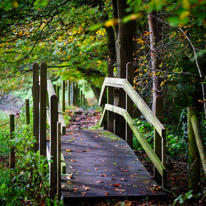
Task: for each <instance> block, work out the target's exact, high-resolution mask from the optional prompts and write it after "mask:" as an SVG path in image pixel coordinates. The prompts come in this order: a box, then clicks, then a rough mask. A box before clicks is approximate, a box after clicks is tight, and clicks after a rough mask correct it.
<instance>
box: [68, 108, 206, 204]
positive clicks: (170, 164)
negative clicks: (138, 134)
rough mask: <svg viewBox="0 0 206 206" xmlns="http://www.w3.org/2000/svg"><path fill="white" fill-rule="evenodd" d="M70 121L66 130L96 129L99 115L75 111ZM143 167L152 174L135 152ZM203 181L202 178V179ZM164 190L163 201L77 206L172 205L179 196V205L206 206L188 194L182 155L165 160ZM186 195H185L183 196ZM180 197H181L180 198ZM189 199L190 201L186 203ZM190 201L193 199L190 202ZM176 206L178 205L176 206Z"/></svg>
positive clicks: (205, 200)
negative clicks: (177, 158) (165, 179)
mask: <svg viewBox="0 0 206 206" xmlns="http://www.w3.org/2000/svg"><path fill="white" fill-rule="evenodd" d="M70 116H71V120H70V124H69V126H67V129H68V130H74V129H84V128H85V129H98V128H99V125H98V122H99V120H100V117H101V114H100V112H99V111H97V110H94V109H93V110H87V111H83V110H77V111H74V112H70ZM135 152H136V154H137V156H138V157H139V159H140V160H141V162H142V163H143V165H144V166H145V167H146V169H147V170H148V172H149V173H150V174H151V175H153V174H152V171H153V165H152V163H151V162H150V161H149V159H148V157H147V155H146V154H145V152H143V151H138V152H137V151H135ZM203 179H204V177H203ZM198 187H199V191H198V192H200V191H202V190H203V189H202V188H203V187H205V184H204V183H203V184H202V183H201V184H200V185H199V186H198ZM166 188H167V189H165V190H163V191H164V192H165V193H166V194H167V196H166V198H164V199H158V198H147V197H146V198H144V199H134V198H133V199H132V200H131V199H126V198H125V200H124V199H123V200H122V199H121V200H120V199H112V200H109V199H108V200H105V201H103V200H102V201H92V202H81V203H79V204H78V205H86V206H89V205H91V206H110V205H112V206H136V205H145V206H146V205H162V206H164V205H174V203H173V202H174V199H176V198H177V197H178V196H179V199H180V200H179V203H181V201H182V204H181V205H206V196H205V195H202V196H200V197H199V198H196V199H193V197H192V195H191V193H188V167H187V162H186V161H185V155H183V156H182V157H181V158H180V159H179V160H172V159H171V158H168V160H167V185H166ZM185 194H186V195H185ZM180 195H182V196H180ZM188 199H190V201H188ZM191 199H193V200H192V201H191ZM177 205H178V204H177Z"/></svg>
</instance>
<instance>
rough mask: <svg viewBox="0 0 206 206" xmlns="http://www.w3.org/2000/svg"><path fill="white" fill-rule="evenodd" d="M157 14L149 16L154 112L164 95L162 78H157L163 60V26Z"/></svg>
mask: <svg viewBox="0 0 206 206" xmlns="http://www.w3.org/2000/svg"><path fill="white" fill-rule="evenodd" d="M155 16H157V13H156V12H153V13H150V14H148V24H149V32H150V50H151V67H152V73H153V86H152V90H153V101H152V110H153V112H154V110H155V108H156V97H157V96H158V95H162V90H161V86H160V84H161V81H162V78H160V77H158V76H157V71H158V70H159V69H160V67H159V65H160V64H161V59H160V55H159V48H158V47H159V43H160V41H161V39H162V37H161V35H160V33H161V24H160V23H159V22H158V21H157V18H155Z"/></svg>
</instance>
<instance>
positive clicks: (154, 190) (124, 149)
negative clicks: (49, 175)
mask: <svg viewBox="0 0 206 206" xmlns="http://www.w3.org/2000/svg"><path fill="white" fill-rule="evenodd" d="M62 151H63V154H64V158H65V162H66V175H62V176H61V191H62V195H63V198H64V202H65V203H71V201H72V200H75V199H76V200H77V199H78V200H80V198H81V200H83V199H85V198H109V197H123V196H124V197H137V198H138V197H145V196H164V193H163V192H162V191H161V190H160V189H159V187H158V185H157V183H156V182H155V181H154V180H153V178H152V177H151V175H150V174H149V173H148V172H147V171H146V169H145V167H144V166H143V165H142V164H141V162H140V161H139V159H138V157H137V156H136V155H135V153H134V152H133V150H132V149H131V148H130V147H129V145H128V144H127V143H126V142H125V141H124V140H122V139H121V138H119V137H117V136H116V135H114V134H112V133H110V132H108V131H104V130H96V131H91V130H74V131H70V132H69V133H68V134H67V135H66V136H62Z"/></svg>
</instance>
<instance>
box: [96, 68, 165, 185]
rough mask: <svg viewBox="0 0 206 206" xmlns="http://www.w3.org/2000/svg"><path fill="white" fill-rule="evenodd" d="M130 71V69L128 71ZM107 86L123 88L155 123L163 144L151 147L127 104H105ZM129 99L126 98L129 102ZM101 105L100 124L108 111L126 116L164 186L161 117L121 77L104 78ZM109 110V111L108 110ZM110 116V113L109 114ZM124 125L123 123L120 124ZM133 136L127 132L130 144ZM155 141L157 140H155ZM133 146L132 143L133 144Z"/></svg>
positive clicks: (163, 136)
mask: <svg viewBox="0 0 206 206" xmlns="http://www.w3.org/2000/svg"><path fill="white" fill-rule="evenodd" d="M129 67H131V64H130V65H127V70H128V68H129ZM127 73H128V71H127ZM106 87H108V89H109V88H121V89H123V90H124V91H125V93H126V98H128V97H129V98H130V99H131V100H132V102H133V103H134V104H135V105H136V106H137V108H138V109H139V110H140V112H141V113H142V115H143V116H144V117H145V119H146V120H147V121H148V122H149V123H150V124H151V125H153V127H154V129H155V131H156V132H157V133H158V135H156V138H159V139H158V140H156V142H160V143H161V145H155V146H154V147H155V148H154V150H153V149H152V148H151V146H150V145H149V143H148V142H147V141H146V140H145V138H144V135H143V134H141V132H140V131H139V129H138V128H137V125H136V124H135V122H134V121H133V119H132V117H131V115H130V114H129V113H128V111H127V109H126V108H127V104H126V108H120V107H117V106H114V105H111V104H105V105H104V103H105V102H104V101H105V98H104V94H105V93H106ZM127 101H128V100H126V102H127ZM99 105H102V106H104V109H103V114H102V117H101V121H100V125H101V124H102V123H103V120H104V118H105V114H106V113H107V112H112V113H116V114H119V115H121V116H123V117H124V119H125V120H126V124H127V125H128V126H129V127H130V128H131V130H132V132H133V134H134V135H135V136H136V138H137V139H138V141H139V143H140V144H141V145H142V147H143V149H144V150H145V152H146V153H147V155H148V156H149V158H150V159H151V161H152V163H153V164H154V166H155V168H156V170H157V171H158V173H159V175H161V183H162V185H163V186H164V182H165V179H166V168H165V162H166V145H165V128H164V126H163V125H162V124H161V122H160V121H159V119H158V118H157V117H156V116H155V115H154V113H153V112H152V111H151V109H150V108H149V107H148V106H147V104H146V103H145V102H144V100H143V99H142V98H141V97H140V96H139V94H138V93H137V92H136V90H135V89H134V88H133V87H132V85H131V84H130V83H129V81H128V80H127V79H120V78H111V77H107V78H105V80H104V83H103V85H102V90H101V94H100V98H99ZM106 111H107V112H106ZM107 116H110V115H107ZM107 121H110V119H109V118H107ZM119 126H121V127H123V125H119ZM131 138H132V137H127V132H125V139H126V140H128V141H129V142H128V143H129V144H130V145H131ZM154 142H155V141H154ZM131 146H132V145H131Z"/></svg>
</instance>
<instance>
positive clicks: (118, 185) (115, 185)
mask: <svg viewBox="0 0 206 206" xmlns="http://www.w3.org/2000/svg"><path fill="white" fill-rule="evenodd" d="M112 186H113V187H121V185H120V184H113V185H112Z"/></svg>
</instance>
